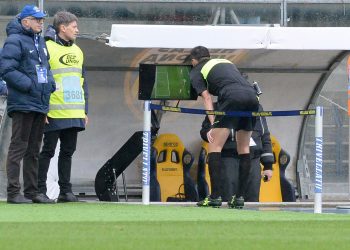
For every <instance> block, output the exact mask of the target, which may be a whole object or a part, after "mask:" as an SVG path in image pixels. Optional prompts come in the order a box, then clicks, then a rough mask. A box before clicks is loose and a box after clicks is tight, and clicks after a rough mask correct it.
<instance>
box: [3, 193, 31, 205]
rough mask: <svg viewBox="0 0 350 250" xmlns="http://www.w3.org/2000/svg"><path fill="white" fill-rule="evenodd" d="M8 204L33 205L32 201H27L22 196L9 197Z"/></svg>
mask: <svg viewBox="0 0 350 250" xmlns="http://www.w3.org/2000/svg"><path fill="white" fill-rule="evenodd" d="M7 203H12V204H30V203H33V202H32V200H30V199H27V198H26V197H24V196H23V195H21V194H17V195H16V196H14V197H7Z"/></svg>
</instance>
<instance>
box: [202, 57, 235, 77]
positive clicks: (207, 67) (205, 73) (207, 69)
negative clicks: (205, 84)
mask: <svg viewBox="0 0 350 250" xmlns="http://www.w3.org/2000/svg"><path fill="white" fill-rule="evenodd" d="M219 63H230V64H232V62H230V61H229V60H227V59H220V58H217V59H210V60H209V61H208V62H206V63H205V64H204V66H203V68H202V69H201V73H202V76H203V78H204V80H207V78H208V74H209V72H210V70H211V69H212V68H213V67H214V66H215V65H217V64H219Z"/></svg>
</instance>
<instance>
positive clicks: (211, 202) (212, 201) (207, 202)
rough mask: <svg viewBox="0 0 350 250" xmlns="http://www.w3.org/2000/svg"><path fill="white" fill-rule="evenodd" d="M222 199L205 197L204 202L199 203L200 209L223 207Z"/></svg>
mask: <svg viewBox="0 0 350 250" xmlns="http://www.w3.org/2000/svg"><path fill="white" fill-rule="evenodd" d="M221 205H222V199H221V196H219V197H218V198H212V197H210V195H208V196H207V197H205V199H204V200H201V201H199V202H197V206H198V207H221Z"/></svg>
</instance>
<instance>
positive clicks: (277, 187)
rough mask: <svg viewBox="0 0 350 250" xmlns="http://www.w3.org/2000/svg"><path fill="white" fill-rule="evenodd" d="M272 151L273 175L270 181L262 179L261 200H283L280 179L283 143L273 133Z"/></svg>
mask: <svg viewBox="0 0 350 250" xmlns="http://www.w3.org/2000/svg"><path fill="white" fill-rule="evenodd" d="M271 144H272V152H273V154H274V156H275V163H274V164H273V165H272V169H273V176H272V178H271V180H270V181H269V182H263V181H261V185H260V195H259V201H260V202H282V192H281V179H280V166H279V162H280V159H279V158H280V152H281V145H280V143H279V142H278V141H277V139H276V137H274V136H272V135H271Z"/></svg>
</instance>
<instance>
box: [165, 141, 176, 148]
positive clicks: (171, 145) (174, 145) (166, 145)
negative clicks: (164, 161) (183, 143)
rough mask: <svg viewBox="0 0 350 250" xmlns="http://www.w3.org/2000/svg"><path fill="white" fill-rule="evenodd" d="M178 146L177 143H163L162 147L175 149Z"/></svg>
mask: <svg viewBox="0 0 350 250" xmlns="http://www.w3.org/2000/svg"><path fill="white" fill-rule="evenodd" d="M178 145H179V144H178V143H177V142H164V143H163V147H173V148H175V147H177V146H178Z"/></svg>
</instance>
